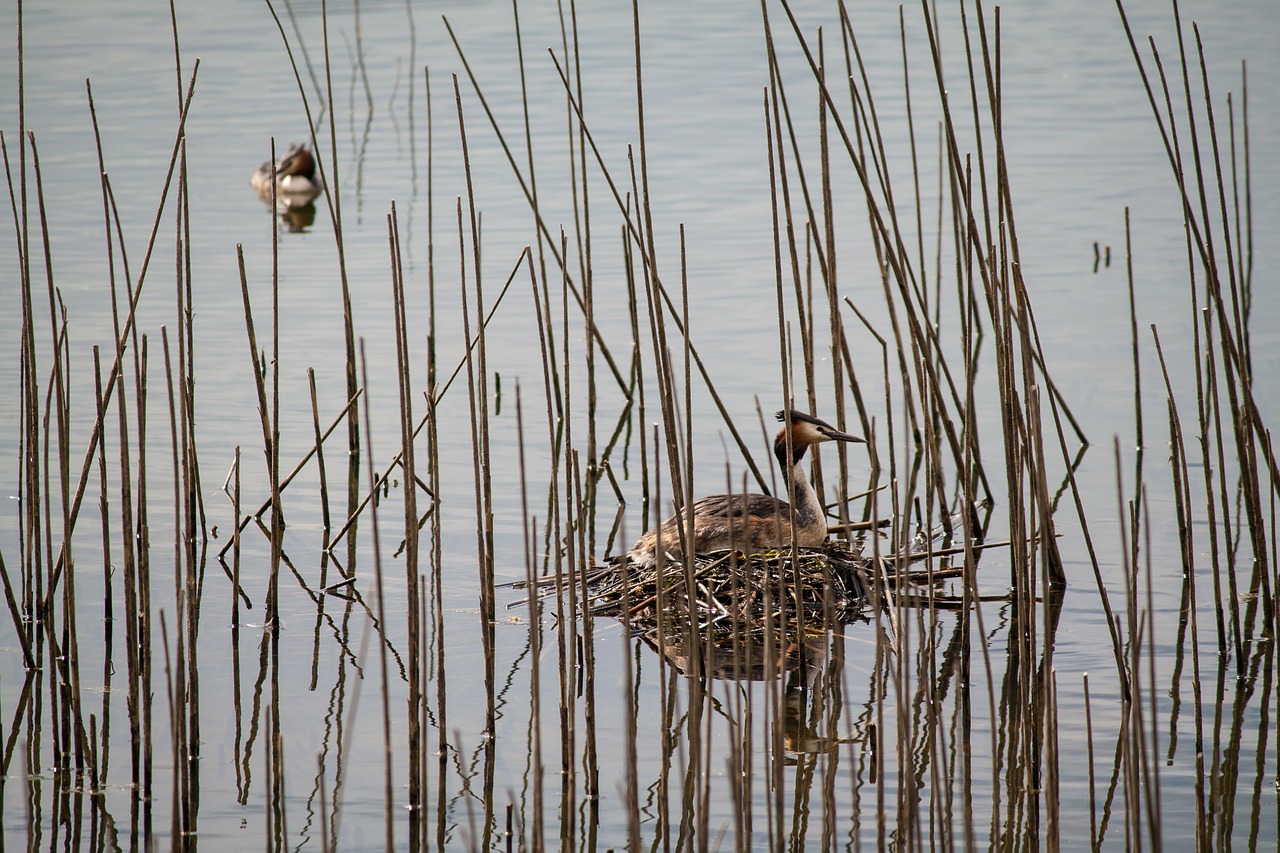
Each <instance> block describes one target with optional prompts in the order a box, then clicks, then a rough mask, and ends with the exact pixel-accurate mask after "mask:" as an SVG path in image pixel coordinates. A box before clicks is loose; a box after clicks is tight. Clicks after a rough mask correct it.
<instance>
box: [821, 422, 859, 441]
mask: <svg viewBox="0 0 1280 853" xmlns="http://www.w3.org/2000/svg"><path fill="white" fill-rule="evenodd" d="M818 434H819V435H821V436H822V438H823V440H824V441H848V442H851V443H854V444H866V443H867V440H866V439H865V438H861V437H859V436H856V435H850V434H849V433H847V432H841V431H840V430H838V429H835V428H833V427H828V426H823V427H818Z"/></svg>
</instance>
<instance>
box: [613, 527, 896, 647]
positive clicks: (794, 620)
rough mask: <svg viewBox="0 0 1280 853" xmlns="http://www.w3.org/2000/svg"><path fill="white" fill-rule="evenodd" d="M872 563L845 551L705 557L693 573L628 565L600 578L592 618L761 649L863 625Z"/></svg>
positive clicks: (669, 566) (678, 567) (675, 566)
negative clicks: (770, 641)
mask: <svg viewBox="0 0 1280 853" xmlns="http://www.w3.org/2000/svg"><path fill="white" fill-rule="evenodd" d="M870 565H871V561H870V560H869V559H867V558H864V557H861V556H859V555H857V554H855V553H853V552H851V551H848V550H846V549H845V548H843V547H842V546H840V545H836V544H829V545H823V546H821V547H818V548H802V549H799V551H798V553H797V554H796V555H795V557H794V558H793V556H792V553H791V551H790V550H789V549H788V550H786V551H771V552H766V553H763V554H753V555H751V556H746V555H744V554H742V553H741V552H738V551H730V552H719V553H711V554H700V555H698V556H696V557H695V558H694V559H693V562H692V565H691V566H689V571H686V570H685V567H684V566H683V564H681V563H678V562H669V563H666V564H665V565H664V566H663V567H662V570H661V571H659V570H658V568H657V567H656V566H655V567H649V568H640V567H637V566H635V565H634V564H632V563H630V562H629V561H627V560H626V559H625V558H624V559H621V560H619V561H617V562H616V563H615V564H614V565H613V566H612V567H610V568H607V569H605V570H603V571H602V572H600V573H598V574H597V575H596V576H595V578H594V579H593V580H592V582H591V584H590V586H589V594H588V606H589V608H590V612H591V613H592V615H596V616H614V617H617V618H619V619H622V620H623V621H624V622H626V623H627V624H628V626H629V627H630V629H631V630H632V632H633V633H635V634H639V635H647V634H655V633H657V632H658V629H659V621H660V620H661V619H664V618H665V619H667V622H666V623H665V627H666V628H667V631H668V632H669V633H675V632H687V631H688V630H689V629H690V628H692V629H693V631H694V632H695V634H696V635H697V636H699V637H702V638H703V639H704V640H710V641H711V642H713V643H715V642H721V641H726V640H734V641H738V642H743V641H751V640H754V641H756V642H760V641H763V640H764V639H765V637H766V636H767V635H781V636H789V637H800V636H806V635H810V636H811V635H814V634H821V633H822V632H824V631H826V630H827V629H829V628H832V627H834V626H836V625H841V624H845V623H848V622H852V621H855V620H859V619H864V618H866V615H867V611H868V599H867V595H866V589H867V586H866V584H867V580H866V579H867V571H866V570H867V569H868V567H869V566H870Z"/></svg>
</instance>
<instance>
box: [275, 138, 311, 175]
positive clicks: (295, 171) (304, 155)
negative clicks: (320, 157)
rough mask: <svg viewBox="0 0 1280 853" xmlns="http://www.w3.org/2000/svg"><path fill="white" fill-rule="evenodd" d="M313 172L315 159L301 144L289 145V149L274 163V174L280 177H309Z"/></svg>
mask: <svg viewBox="0 0 1280 853" xmlns="http://www.w3.org/2000/svg"><path fill="white" fill-rule="evenodd" d="M315 173H316V161H315V160H314V159H313V158H312V156H311V152H310V151H309V150H308V149H307V148H306V147H304V146H302V145H290V146H289V150H288V151H286V152H285V153H284V156H283V157H281V158H280V160H279V161H278V162H277V163H276V175H277V177H280V178H283V177H285V176H286V175H288V176H293V175H300V176H302V177H304V178H311V177H314V176H315Z"/></svg>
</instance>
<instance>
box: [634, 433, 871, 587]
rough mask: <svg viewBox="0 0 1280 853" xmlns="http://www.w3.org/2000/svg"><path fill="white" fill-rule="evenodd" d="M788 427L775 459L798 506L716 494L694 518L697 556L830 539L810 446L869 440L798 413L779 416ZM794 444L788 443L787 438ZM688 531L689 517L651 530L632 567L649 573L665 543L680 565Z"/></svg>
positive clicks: (696, 504)
mask: <svg viewBox="0 0 1280 853" xmlns="http://www.w3.org/2000/svg"><path fill="white" fill-rule="evenodd" d="M777 417H778V420H780V421H782V422H783V427H782V429H780V430H778V435H777V437H776V438H775V439H774V440H773V455H774V456H775V457H777V459H778V465H779V466H780V467H781V468H782V478H783V482H784V483H785V485H786V490H787V494H789V495H791V496H792V499H793V500H794V501H795V503H794V504H788V503H787V502H786V501H784V500H779V499H778V498H775V497H770V496H769V495H751V494H743V495H710V496H708V497H705V498H702V499H701V500H698V501H695V502H694V504H693V506H692V507H690V508H689V510H690V511H692V513H693V541H692V542H691V543H690V545H691V550H692V551H693V553H695V554H705V553H707V552H710V551H724V550H727V549H729V548H736V549H738V550H739V551H743V552H745V553H748V554H758V553H761V552H763V551H770V550H774V549H777V548H790V547H791V543H792V542H795V544H796V545H798V546H800V547H808V546H813V545H821V544H822V543H823V542H824V541H825V540H826V538H827V521H826V514H825V513H824V512H823V509H822V505H821V504H820V503H819V502H818V496H817V494H816V493H815V492H814V491H813V486H812V485H811V484H810V482H809V476H808V472H807V471H806V470H805V468H804V466H803V465H802V464H801V462H802V461H803V460H804V455H805V453H806V452H807V451H808V450H809V448H810V447H812V446H813V445H816V444H821V443H823V442H825V441H847V442H864V441H865V440H866V439H863V438H859V437H858V436H855V435H849V434H848V433H845V432H841V431H840V430H838V429H836V428H835V427H833V426H831V425H830V424H828V423H826V422H824V421H820V420H818V419H817V418H815V417H813V416H812V415H806V414H804V413H802V412H797V411H794V410H790V411H781V412H778V415H777ZM788 431H790V434H791V440H790V442H788V440H787V433H788ZM682 529H685V517H684V515H683V513H677V514H676V515H673V516H671V517H670V518H668V519H667V520H666V521H664V522H662V524H660V525H659V526H658V527H656V528H654V529H653V530H650V531H649V532H648V533H646V534H645V535H643V536H641V537H640V539H639V540H638V541H637V542H636V544H635V545H634V546H632V548H631V550H630V551H628V552H627V557H628V558H629V559H630V560H631V562H632V563H634V564H636V565H639V566H642V567H645V568H648V567H650V566H652V565H653V564H654V563H655V562H656V560H657V554H658V547H659V543H661V547H662V550H663V552H664V553H665V554H666V555H667V557H668V559H671V560H676V559H678V557H675V556H673V555H678V554H679V552H680V536H681V530H682Z"/></svg>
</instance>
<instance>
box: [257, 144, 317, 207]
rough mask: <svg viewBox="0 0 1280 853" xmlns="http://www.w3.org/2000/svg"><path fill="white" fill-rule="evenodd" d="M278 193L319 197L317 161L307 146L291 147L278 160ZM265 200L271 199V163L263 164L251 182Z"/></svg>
mask: <svg viewBox="0 0 1280 853" xmlns="http://www.w3.org/2000/svg"><path fill="white" fill-rule="evenodd" d="M275 173H276V192H277V193H278V194H280V195H283V196H309V197H314V196H316V195H319V193H320V190H321V185H320V178H319V177H317V176H316V161H315V158H314V157H312V156H311V152H310V151H309V150H307V148H306V146H305V145H290V146H289V150H288V151H286V152H284V154H282V155H280V156H279V157H278V158H276V168H275ZM249 183H250V184H252V185H253V188H254V190H256V191H257V193H258V195H260V196H262V197H263V198H270V197H271V161H270V160H268V161H267V162H265V163H263V164H262V165H261V166H259V167H258V171H256V172H254V173H253V178H252V179H251V180H250V181H249Z"/></svg>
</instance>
